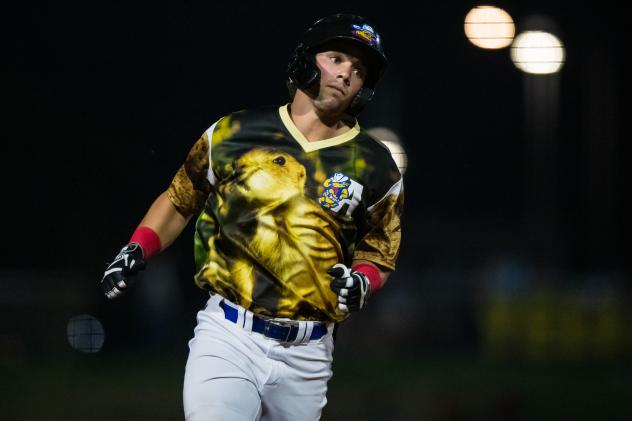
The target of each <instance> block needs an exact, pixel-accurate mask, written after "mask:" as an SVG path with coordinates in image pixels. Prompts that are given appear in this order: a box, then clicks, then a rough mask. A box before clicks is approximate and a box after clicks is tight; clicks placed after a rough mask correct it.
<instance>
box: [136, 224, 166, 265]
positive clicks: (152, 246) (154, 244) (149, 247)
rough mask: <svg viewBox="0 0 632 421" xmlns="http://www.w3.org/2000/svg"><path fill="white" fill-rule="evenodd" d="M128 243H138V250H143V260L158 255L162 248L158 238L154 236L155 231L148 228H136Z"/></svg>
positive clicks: (156, 235)
mask: <svg viewBox="0 0 632 421" xmlns="http://www.w3.org/2000/svg"><path fill="white" fill-rule="evenodd" d="M129 242H130V243H138V244H139V245H140V248H141V249H143V257H144V258H145V259H148V258H149V257H151V256H153V255H154V254H156V253H158V252H159V251H160V248H161V247H162V245H161V244H160V237H159V236H158V234H156V231H154V230H153V229H151V228H149V227H138V228H136V231H134V234H132V238H131V239H130V240H129Z"/></svg>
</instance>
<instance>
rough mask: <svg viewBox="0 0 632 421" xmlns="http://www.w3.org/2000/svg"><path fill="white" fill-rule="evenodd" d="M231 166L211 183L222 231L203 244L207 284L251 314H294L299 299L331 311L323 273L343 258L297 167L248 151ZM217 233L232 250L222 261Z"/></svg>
mask: <svg viewBox="0 0 632 421" xmlns="http://www.w3.org/2000/svg"><path fill="white" fill-rule="evenodd" d="M233 166H234V168H233V172H232V174H231V175H230V177H228V178H227V179H226V181H225V182H223V183H221V185H220V186H218V192H219V199H220V200H218V203H217V210H216V215H217V218H218V219H219V220H221V222H222V223H221V225H222V227H223V230H222V232H221V234H220V235H212V234H211V235H212V237H211V238H208V240H207V241H208V246H209V248H210V256H211V259H210V261H209V262H208V263H207V268H206V270H207V272H206V275H211V276H210V277H207V279H215V280H216V281H215V282H214V285H213V286H214V287H215V289H218V292H220V293H222V292H224V290H226V291H228V290H229V289H231V290H232V291H236V292H237V295H238V297H234V298H237V299H238V301H239V304H241V305H242V306H243V307H246V308H251V309H252V310H253V311H257V312H259V313H263V314H265V313H266V312H267V311H270V310H272V309H274V310H275V314H276V315H277V316H280V317H294V316H296V314H295V312H296V311H297V309H296V303H297V302H300V301H307V302H309V303H312V304H313V305H314V307H316V308H323V307H325V308H327V309H328V311H331V312H334V311H335V304H336V297H335V295H334V294H333V292H332V291H331V290H330V288H329V285H328V283H329V279H328V277H327V275H326V271H327V269H329V268H330V267H331V266H332V265H334V264H335V263H337V262H339V261H341V260H342V259H343V257H342V249H341V247H340V242H339V241H338V239H337V237H336V229H335V227H336V224H335V222H334V221H333V220H332V219H331V217H330V216H329V215H328V214H327V212H325V211H324V210H323V209H322V208H321V207H320V206H319V205H318V204H316V203H315V202H314V201H312V200H309V199H307V198H306V197H305V195H304V189H305V182H306V171H305V167H304V166H303V165H302V164H301V163H300V162H298V161H297V160H296V159H295V158H294V157H293V156H292V155H290V154H288V153H285V152H282V151H277V150H271V149H253V150H251V151H249V152H247V153H245V154H244V155H242V156H241V157H240V158H239V159H237V160H236V161H235V162H234V164H233ZM222 198H229V199H228V200H224V199H222ZM222 236H225V237H226V238H228V239H230V240H231V241H230V243H231V244H232V245H233V246H234V247H232V248H231V252H230V254H231V258H230V259H225V258H223V257H222V256H221V254H222V253H229V252H227V251H225V250H227V249H229V247H226V246H224V243H223V242H222V241H223V239H222V238H221V237H222ZM219 250H221V252H218V251H219ZM249 257H254V259H252V258H249ZM253 260H254V261H258V262H259V263H260V266H261V267H260V268H259V273H256V271H255V267H254V266H253V264H252V263H251V262H252V261H253ZM229 262H230V263H229ZM262 269H263V271H264V272H266V273H264V274H262V273H261V270H262ZM208 271H212V272H214V273H209V272H208ZM222 284H223V285H222Z"/></svg>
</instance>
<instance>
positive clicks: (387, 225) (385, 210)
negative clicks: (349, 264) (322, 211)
mask: <svg viewBox="0 0 632 421" xmlns="http://www.w3.org/2000/svg"><path fill="white" fill-rule="evenodd" d="M403 205H404V191H403V182H402V179H401V176H400V178H399V180H398V181H396V182H395V183H394V184H393V185H392V186H391V187H390V189H389V190H388V191H387V192H386V194H385V195H384V196H383V197H382V198H381V199H380V200H379V201H378V202H377V203H375V204H373V205H372V206H369V207H368V208H367V214H366V221H365V222H366V226H365V229H364V230H363V234H364V235H363V236H362V237H361V238H360V240H359V241H358V243H357V245H356V248H355V252H354V255H353V260H368V261H369V262H372V263H375V264H376V265H378V266H380V267H381V268H384V269H388V270H395V262H396V260H397V255H398V254H399V245H400V242H401V234H402V229H401V223H400V219H401V214H402V209H403Z"/></svg>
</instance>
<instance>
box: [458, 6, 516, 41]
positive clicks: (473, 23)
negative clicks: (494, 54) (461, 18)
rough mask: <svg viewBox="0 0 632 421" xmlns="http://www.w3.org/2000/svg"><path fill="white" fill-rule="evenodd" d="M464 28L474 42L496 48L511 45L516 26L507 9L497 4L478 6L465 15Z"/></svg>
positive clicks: (466, 34)
mask: <svg viewBox="0 0 632 421" xmlns="http://www.w3.org/2000/svg"><path fill="white" fill-rule="evenodd" d="M464 30H465V36H466V37H467V39H469V40H470V42H471V43H472V44H474V45H476V46H477V47H480V48H485V49H491V50H496V49H500V48H504V47H507V46H509V45H511V42H512V41H513V38H514V35H515V33H516V26H515V25H514V21H513V19H512V18H511V15H509V13H507V12H506V11H505V10H503V9H501V8H499V7H495V6H476V7H475V8H473V9H472V10H470V11H469V12H468V14H467V15H466V16H465V24H464Z"/></svg>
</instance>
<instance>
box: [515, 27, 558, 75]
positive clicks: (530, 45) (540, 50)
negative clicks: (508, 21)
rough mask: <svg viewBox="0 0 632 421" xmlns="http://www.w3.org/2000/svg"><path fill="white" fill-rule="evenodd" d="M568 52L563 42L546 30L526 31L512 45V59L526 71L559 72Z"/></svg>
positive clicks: (518, 66) (538, 72)
mask: <svg viewBox="0 0 632 421" xmlns="http://www.w3.org/2000/svg"><path fill="white" fill-rule="evenodd" d="M565 56H566V53H565V50H564V46H563V45H562V42H561V41H560V40H559V39H558V38H557V37H556V36H555V35H553V34H551V33H549V32H544V31H525V32H522V33H521V34H520V35H518V36H517V37H516V39H515V40H514V42H513V45H512V46H511V60H512V61H513V63H514V64H515V65H516V67H517V68H519V69H520V70H522V71H523V72H526V73H533V74H550V73H556V72H559V70H560V69H561V68H562V65H563V64H564V59H565Z"/></svg>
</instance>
